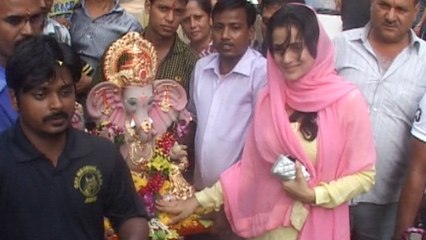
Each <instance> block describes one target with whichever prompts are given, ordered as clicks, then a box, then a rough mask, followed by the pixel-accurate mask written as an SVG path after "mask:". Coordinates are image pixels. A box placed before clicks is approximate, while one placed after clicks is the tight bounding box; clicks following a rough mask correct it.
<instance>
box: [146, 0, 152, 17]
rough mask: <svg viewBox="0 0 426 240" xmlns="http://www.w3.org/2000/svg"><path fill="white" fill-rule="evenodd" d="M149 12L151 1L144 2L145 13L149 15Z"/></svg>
mask: <svg viewBox="0 0 426 240" xmlns="http://www.w3.org/2000/svg"><path fill="white" fill-rule="evenodd" d="M150 11H151V0H145V13H146V14H149V12H150Z"/></svg>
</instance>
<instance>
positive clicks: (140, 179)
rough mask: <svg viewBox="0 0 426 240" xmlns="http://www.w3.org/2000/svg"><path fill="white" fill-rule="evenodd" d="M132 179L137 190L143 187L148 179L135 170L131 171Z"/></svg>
mask: <svg viewBox="0 0 426 240" xmlns="http://www.w3.org/2000/svg"><path fill="white" fill-rule="evenodd" d="M132 179H133V184H134V185H135V189H136V191H139V190H140V189H141V188H143V187H145V186H146V185H147V184H148V179H147V178H146V177H145V176H141V175H139V174H138V173H135V172H132Z"/></svg>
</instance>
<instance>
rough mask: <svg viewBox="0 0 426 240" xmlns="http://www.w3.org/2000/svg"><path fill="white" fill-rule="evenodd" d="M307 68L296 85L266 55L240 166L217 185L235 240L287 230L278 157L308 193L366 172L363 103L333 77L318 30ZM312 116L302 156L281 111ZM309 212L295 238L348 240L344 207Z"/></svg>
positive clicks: (369, 153)
mask: <svg viewBox="0 0 426 240" xmlns="http://www.w3.org/2000/svg"><path fill="white" fill-rule="evenodd" d="M317 49H318V50H317V57H316V60H315V64H314V67H313V68H312V69H311V70H310V71H309V72H308V73H307V74H306V75H305V76H303V77H302V78H301V79H300V80H298V81H293V82H288V81H286V79H285V78H284V77H283V75H282V74H281V71H280V70H279V69H278V67H277V66H276V64H275V62H274V60H273V59H272V57H271V56H270V55H268V61H267V63H268V65H267V66H268V87H267V88H265V89H264V91H262V92H261V93H260V94H259V96H258V100H257V106H256V110H255V114H254V119H253V125H252V126H251V129H250V131H249V135H248V137H247V140H246V144H245V147H244V151H243V155H242V159H241V161H239V162H238V163H237V164H235V165H234V166H232V167H231V168H229V169H228V170H227V171H225V172H224V173H223V174H222V175H221V178H220V182H221V185H222V190H223V193H224V201H225V204H224V207H225V212H226V215H227V218H228V220H229V222H230V224H231V226H232V228H233V230H234V232H236V233H237V234H238V235H240V236H242V237H246V238H251V237H256V236H260V235H262V234H264V233H265V232H267V231H270V230H273V229H276V228H279V227H292V225H291V221H290V216H291V210H292V207H293V204H294V200H293V199H291V198H290V197H289V196H287V195H286V193H285V191H284V190H283V187H282V182H281V180H280V179H279V178H277V177H276V176H273V175H272V174H271V168H272V165H273V163H274V162H275V160H276V158H277V156H278V155H279V154H289V155H291V156H294V157H296V158H297V159H298V160H299V161H300V162H301V163H302V164H303V165H304V166H306V168H307V170H308V172H309V173H310V174H311V179H310V181H309V182H308V184H309V186H310V187H311V188H314V187H315V186H317V185H319V184H320V183H321V182H325V183H328V182H330V181H333V180H336V179H339V178H341V177H343V176H347V175H352V174H354V173H357V172H360V171H364V170H369V169H372V167H373V165H374V162H375V158H376V155H375V150H374V145H373V138H372V133H371V126H370V120H369V116H368V108H367V104H366V102H365V100H364V98H363V97H362V94H361V93H360V92H359V91H358V90H357V89H356V88H355V86H353V85H352V84H350V83H348V82H347V81H344V80H343V79H342V78H340V77H339V76H338V75H337V74H336V72H335V70H334V47H333V44H332V42H331V41H330V39H329V38H328V36H327V35H326V33H325V31H324V30H323V29H322V27H321V26H320V35H319V41H318V46H317ZM286 105H288V106H290V107H291V108H293V109H295V110H297V111H301V112H317V113H318V118H317V123H318V129H319V130H318V136H317V142H318V144H317V156H316V163H315V164H314V163H313V162H312V161H310V160H309V158H308V157H307V156H306V155H305V153H304V151H303V149H302V147H301V145H300V143H299V140H298V138H297V136H296V134H295V133H294V131H293V129H292V128H291V126H290V123H289V116H288V115H287V113H286V111H285V109H286V108H285V106H286ZM305 207H306V208H308V210H309V215H308V217H307V219H306V222H305V224H304V226H303V228H302V230H301V231H300V232H299V237H298V239H302V240H308V239H309V240H312V239H327V240H343V239H349V216H348V206H347V205H346V204H342V205H340V206H338V207H336V208H334V209H326V208H322V207H319V206H313V205H312V206H311V205H305Z"/></svg>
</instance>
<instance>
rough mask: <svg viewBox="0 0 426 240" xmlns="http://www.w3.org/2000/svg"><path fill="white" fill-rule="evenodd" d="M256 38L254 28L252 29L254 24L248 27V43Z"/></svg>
mask: <svg viewBox="0 0 426 240" xmlns="http://www.w3.org/2000/svg"><path fill="white" fill-rule="evenodd" d="M255 38H256V30H255V29H254V25H253V26H251V27H249V39H250V43H251V42H252V41H253V40H255Z"/></svg>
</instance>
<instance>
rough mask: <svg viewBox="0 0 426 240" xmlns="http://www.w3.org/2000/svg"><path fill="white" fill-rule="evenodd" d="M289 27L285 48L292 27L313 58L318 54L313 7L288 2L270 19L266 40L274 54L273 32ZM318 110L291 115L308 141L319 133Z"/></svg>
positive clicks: (316, 29)
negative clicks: (298, 123)
mask: <svg viewBox="0 0 426 240" xmlns="http://www.w3.org/2000/svg"><path fill="white" fill-rule="evenodd" d="M281 27H284V28H286V29H287V33H288V34H287V36H288V37H287V41H286V42H285V48H284V50H285V49H286V48H287V47H288V46H289V44H290V40H291V31H290V29H291V27H294V28H296V29H297V30H298V32H299V34H298V36H297V38H299V39H301V40H303V41H302V42H303V44H304V45H306V48H307V49H308V51H309V54H311V56H312V57H313V58H316V56H317V46H318V39H319V25H318V20H317V17H316V15H315V13H314V11H312V10H311V9H309V8H308V7H306V6H304V5H300V4H294V5H293V4H288V5H286V6H285V7H283V8H281V9H279V10H278V11H277V12H276V13H275V14H274V15H273V16H272V17H271V19H270V20H269V22H268V26H267V32H266V41H267V44H268V48H269V51H270V52H271V53H272V54H273V53H274V48H273V42H272V33H273V31H274V30H275V29H276V28H281ZM317 116H318V114H317V113H316V112H300V111H295V112H294V113H293V114H291V115H290V118H289V120H290V122H300V128H299V129H300V132H301V133H302V136H303V138H304V139H305V140H307V141H313V140H315V139H316V138H317V135H318V124H317V121H316V120H317Z"/></svg>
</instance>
